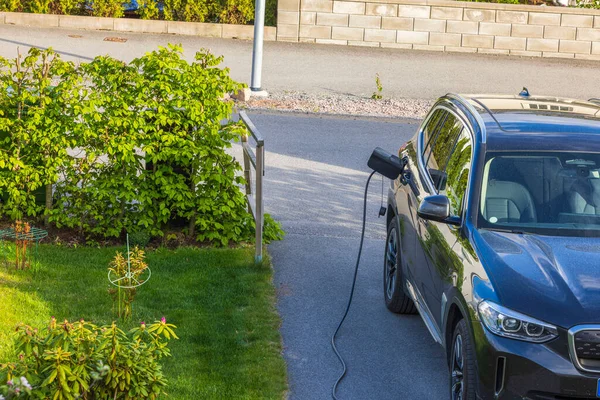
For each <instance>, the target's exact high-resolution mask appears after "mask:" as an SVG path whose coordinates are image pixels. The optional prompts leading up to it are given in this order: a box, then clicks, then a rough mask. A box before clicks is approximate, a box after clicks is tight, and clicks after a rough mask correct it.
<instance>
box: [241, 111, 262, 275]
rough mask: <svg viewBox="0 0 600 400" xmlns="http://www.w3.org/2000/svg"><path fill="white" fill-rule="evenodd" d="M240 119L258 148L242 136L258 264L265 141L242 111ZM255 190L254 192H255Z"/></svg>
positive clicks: (247, 192)
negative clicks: (253, 178) (253, 184)
mask: <svg viewBox="0 0 600 400" xmlns="http://www.w3.org/2000/svg"><path fill="white" fill-rule="evenodd" d="M239 114H240V119H241V120H242V121H243V122H244V124H245V125H246V127H247V128H248V131H249V132H250V135H251V136H252V138H253V139H254V141H255V142H256V148H255V149H252V147H251V146H250V145H249V144H248V136H246V135H242V149H243V150H244V178H245V179H246V197H247V199H248V211H249V212H250V213H251V214H252V216H253V217H254V223H255V225H256V253H255V256H254V261H255V262H256V263H257V264H258V263H260V262H261V261H262V257H263V254H262V253H263V224H264V208H263V176H264V175H265V141H264V139H263V138H262V136H261V134H260V132H259V131H258V129H256V126H254V124H253V123H252V121H250V118H248V115H247V114H246V113H245V112H244V111H240V112H239ZM252 167H254V175H255V177H256V182H255V183H256V185H255V187H254V188H253V187H252ZM253 189H254V190H253Z"/></svg>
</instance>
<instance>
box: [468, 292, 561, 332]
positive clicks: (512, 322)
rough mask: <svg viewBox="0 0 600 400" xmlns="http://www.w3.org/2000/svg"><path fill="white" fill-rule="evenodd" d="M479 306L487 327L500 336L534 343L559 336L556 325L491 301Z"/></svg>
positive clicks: (480, 314)
mask: <svg viewBox="0 0 600 400" xmlns="http://www.w3.org/2000/svg"><path fill="white" fill-rule="evenodd" d="M478 308H479V316H480V317H481V320H482V321H483V324H484V325H485V327H486V328H488V329H489V330H490V332H492V333H494V334H496V335H498V336H504V337H508V338H511V339H517V340H524V341H527V342H534V343H542V342H547V341H549V340H552V339H554V338H555V337H557V336H558V331H557V330H556V327H555V326H552V325H549V324H547V323H545V322H542V321H538V320H537V319H534V318H531V317H528V316H527V315H523V314H521V313H518V312H516V311H512V310H509V309H508V308H506V307H502V306H501V305H498V304H496V303H492V302H491V301H487V300H484V301H482V302H481V303H479V307H478Z"/></svg>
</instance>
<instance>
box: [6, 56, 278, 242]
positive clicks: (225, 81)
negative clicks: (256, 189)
mask: <svg viewBox="0 0 600 400" xmlns="http://www.w3.org/2000/svg"><path fill="white" fill-rule="evenodd" d="M221 61H222V58H221V57H215V56H214V55H212V54H210V53H209V52H208V51H206V50H203V51H200V52H198V53H197V54H196V56H195V60H194V61H193V62H191V63H189V62H187V61H186V60H185V59H184V58H183V57H182V49H181V48H180V47H178V46H173V45H169V47H168V48H159V50H157V51H153V52H150V53H147V54H146V55H144V56H142V57H140V58H137V59H134V60H133V61H131V62H130V63H129V64H126V63H123V62H122V61H119V60H116V59H113V58H111V57H97V58H96V59H94V60H93V61H92V62H90V63H89V64H81V65H80V66H78V67H75V66H74V64H73V63H68V62H63V61H61V60H60V59H59V58H58V56H57V55H56V54H55V53H53V52H52V51H51V50H46V51H40V50H37V49H32V50H30V52H29V55H28V56H27V57H25V59H23V60H21V59H20V58H17V60H15V61H9V60H6V59H3V58H0V90H2V94H0V138H4V139H3V140H2V139H0V194H2V195H3V196H4V197H5V198H6V201H5V202H4V203H3V204H2V205H1V207H0V213H2V214H4V215H6V216H8V217H10V218H12V219H20V218H22V217H23V216H25V215H26V216H29V217H32V218H36V217H41V216H44V217H45V218H46V221H47V222H48V223H54V224H55V225H56V226H57V227H59V228H61V227H65V226H66V227H69V228H72V229H76V230H78V231H79V232H81V233H85V234H86V235H92V236H97V237H115V238H118V237H122V236H123V235H124V233H125V232H138V231H145V232H147V233H148V234H149V235H151V236H163V235H164V231H165V228H168V227H169V224H170V223H171V222H172V221H174V220H180V221H186V223H187V228H186V231H187V234H188V235H189V237H191V238H196V240H198V241H200V242H210V243H213V244H219V245H227V244H228V243H230V242H234V243H236V242H240V241H249V240H252V238H253V235H254V220H253V218H252V216H251V215H250V213H249V212H248V211H247V200H246V197H245V195H244V194H243V192H242V191H241V189H240V188H241V187H243V185H244V184H245V182H244V179H243V178H242V176H241V167H240V165H239V163H238V162H237V161H236V160H235V159H234V158H233V157H232V156H231V155H229V154H228V153H227V149H228V148H229V147H231V142H232V141H234V140H237V138H238V137H239V135H240V133H241V132H242V131H243V130H244V129H245V127H244V126H243V125H241V123H234V122H232V121H229V122H227V123H225V124H222V122H221V121H224V120H228V119H229V118H230V116H231V114H232V111H233V103H232V102H231V101H224V100H222V99H223V98H224V96H225V94H226V93H230V92H234V91H237V90H239V89H240V88H241V87H242V85H241V84H239V83H237V82H234V81H233V80H232V79H231V78H230V77H229V71H228V70H227V69H221V68H218V66H219V64H220V63H221ZM13 70H16V71H17V72H16V73H14V74H13V73H12V71H13ZM51 82H53V83H54V85H53V86H51V85H50V83H51ZM68 148H71V149H75V152H76V154H71V155H70V154H68ZM40 149H43V151H40ZM59 178H60V179H59ZM40 188H46V198H45V200H46V201H45V205H40V204H39V202H37V201H36V193H37V192H36V191H39V190H40ZM264 232H265V238H267V239H268V238H270V237H277V236H279V232H280V228H279V227H278V226H277V225H276V224H275V223H274V221H272V220H270V219H267V220H266V223H265V230H264Z"/></svg>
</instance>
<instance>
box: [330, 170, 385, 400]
mask: <svg viewBox="0 0 600 400" xmlns="http://www.w3.org/2000/svg"><path fill="white" fill-rule="evenodd" d="M375 172H377V171H373V172H371V175H369V178H368V179H367V184H366V185H365V199H364V203H363V215H362V231H361V234H360V245H359V246H358V256H357V257H356V266H355V267H354V278H353V279H352V288H351V289H350V297H349V298H348V304H347V305H346V311H344V316H343V317H342V319H341V320H340V323H339V325H338V327H337V329H336V330H335V332H334V333H333V336H331V348H332V349H333V351H334V352H335V355H336V356H337V358H338V359H339V360H340V363H341V364H342V367H343V371H342V374H341V375H340V377H339V378H338V379H337V381H335V384H334V385H333V389H332V391H331V397H332V398H333V399H334V400H337V397H336V396H335V393H336V391H337V387H338V385H339V384H340V382H341V381H342V379H344V376H346V372H347V371H348V368H347V367H346V363H345V362H344V359H343V358H342V355H341V354H340V352H339V351H338V349H337V347H336V346H335V338H336V336H337V334H338V332H339V330H340V328H341V327H342V325H343V324H344V321H345V320H346V316H347V315H348V312H349V311H350V306H351V305H352V298H353V297H354V288H355V286H356V277H357V275H358V266H359V264H360V256H361V254H362V248H363V242H364V241H365V225H366V221H367V193H368V192H369V182H371V178H372V177H373V175H375Z"/></svg>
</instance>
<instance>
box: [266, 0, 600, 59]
mask: <svg viewBox="0 0 600 400" xmlns="http://www.w3.org/2000/svg"><path fill="white" fill-rule="evenodd" d="M278 10H279V11H278V12H279V14H278V19H279V20H278V25H277V40H285V41H293V42H309V43H327V44H338V45H356V46H372V47H389V48H401V49H416V50H434V51H455V52H469V53H476V52H477V53H485V54H513V55H519V56H534V57H561V58H579V59H594V60H600V10H591V9H581V8H566V7H547V6H527V5H513V4H495V3H471V2H461V1H449V0H279V6H278Z"/></svg>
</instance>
